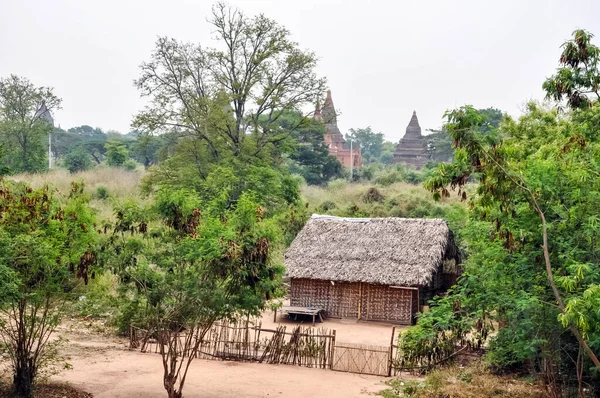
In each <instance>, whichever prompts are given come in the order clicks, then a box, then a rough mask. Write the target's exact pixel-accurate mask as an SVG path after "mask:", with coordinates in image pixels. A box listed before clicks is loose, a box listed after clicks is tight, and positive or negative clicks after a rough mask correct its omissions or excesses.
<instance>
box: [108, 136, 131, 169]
mask: <svg viewBox="0 0 600 398" xmlns="http://www.w3.org/2000/svg"><path fill="white" fill-rule="evenodd" d="M104 147H105V148H106V163H107V164H108V165H109V166H111V167H119V166H122V165H123V163H125V161H126V160H127V159H128V158H129V151H128V150H127V146H126V145H125V144H124V143H123V142H120V141H108V142H107V143H106V144H104Z"/></svg>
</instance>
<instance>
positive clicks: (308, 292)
mask: <svg viewBox="0 0 600 398" xmlns="http://www.w3.org/2000/svg"><path fill="white" fill-rule="evenodd" d="M290 283H291V286H290V305H292V306H295V307H316V308H323V309H325V310H326V311H328V308H329V307H330V302H331V297H330V291H331V283H329V281H321V280H315V279H292V280H291V281H290Z"/></svg>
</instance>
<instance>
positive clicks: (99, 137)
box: [51, 125, 107, 165]
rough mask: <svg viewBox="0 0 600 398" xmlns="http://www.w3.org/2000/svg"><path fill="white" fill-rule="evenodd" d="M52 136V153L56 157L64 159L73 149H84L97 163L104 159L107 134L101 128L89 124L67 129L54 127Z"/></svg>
mask: <svg viewBox="0 0 600 398" xmlns="http://www.w3.org/2000/svg"><path fill="white" fill-rule="evenodd" d="M51 138H52V154H53V156H54V157H55V158H56V159H64V158H65V157H67V156H69V155H70V154H71V153H72V152H73V151H83V152H85V153H86V154H87V155H88V156H89V157H90V159H91V160H92V161H93V162H94V163H95V164H96V165H99V164H100V163H102V161H103V160H104V153H105V152H106V149H105V148H104V144H105V143H106V141H107V135H106V133H104V131H102V130H101V129H99V128H93V127H90V126H87V125H83V126H78V127H72V128H70V129H68V130H67V131H65V130H63V129H61V128H54V130H53V131H52V137H51Z"/></svg>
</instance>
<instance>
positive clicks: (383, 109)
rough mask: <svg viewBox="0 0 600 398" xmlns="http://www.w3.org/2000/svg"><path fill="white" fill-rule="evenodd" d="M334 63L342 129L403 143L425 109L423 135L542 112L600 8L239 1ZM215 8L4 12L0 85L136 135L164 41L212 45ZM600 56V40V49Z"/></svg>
mask: <svg viewBox="0 0 600 398" xmlns="http://www.w3.org/2000/svg"><path fill="white" fill-rule="evenodd" d="M230 4H233V5H237V6H238V7H239V8H241V9H242V10H243V11H244V12H245V13H246V14H256V13H260V12H263V13H265V14H266V15H267V16H269V17H271V18H273V19H275V20H277V21H278V22H279V23H281V24H283V25H285V26H286V27H287V28H288V29H289V30H290V31H291V32H292V34H293V38H294V39H295V40H296V41H298V42H299V43H300V45H301V46H302V47H303V48H308V49H311V50H313V51H315V52H316V53H317V55H318V56H319V57H320V63H319V72H320V73H321V74H322V75H324V76H326V77H327V78H328V79H329V86H330V88H331V90H332V94H333V100H334V103H335V105H336V108H337V109H338V111H340V112H341V115H340V117H339V118H338V121H339V125H340V129H341V130H342V132H346V131H347V129H349V128H351V127H355V128H356V127H366V126H371V127H372V128H373V130H375V131H377V132H383V133H385V135H386V137H387V138H388V139H389V140H392V141H398V140H399V139H400V138H401V137H402V135H403V134H404V131H405V128H406V125H407V124H408V122H409V120H410V117H411V115H412V111H413V110H416V111H417V115H418V116H419V120H420V122H421V127H422V128H423V132H425V129H426V128H436V127H439V126H440V125H441V123H442V114H443V113H444V111H445V110H446V109H448V108H453V107H456V106H460V105H463V104H465V103H468V104H472V105H474V106H476V107H479V108H484V107H488V106H494V107H497V108H500V109H502V110H505V111H507V112H508V113H510V114H512V115H518V114H519V110H520V109H521V108H522V105H523V104H524V103H525V102H526V101H527V100H529V99H541V98H542V97H543V93H542V90H541V85H542V82H543V81H544V79H545V77H547V76H549V75H550V74H552V72H553V70H554V69H555V67H556V66H557V61H558V57H559V53H560V49H559V47H560V45H561V44H562V43H563V41H564V40H565V39H568V38H569V37H570V34H571V32H572V31H573V30H574V29H575V28H584V29H587V30H589V31H591V32H592V33H596V34H598V35H600V18H599V16H600V1H598V0H569V1H567V0H562V1H561V0H503V1H499V0H498V1H489V0H473V1H469V0H455V1H449V0H438V1H433V0H421V1H416V0H411V1H409V0H389V1H385V0H372V1H366V0H365V1H362V0H361V1H359V0H356V1H349V0H346V1H341V0H338V1H334V0H297V1H291V0H237V1H230ZM211 5H212V2H211V1H210V0H195V1H192V0H187V1H186V0H170V1H157V0H118V1H117V0H93V1H92V0H85V1H84V0H0V76H2V77H6V76H8V75H9V74H11V73H14V74H18V75H21V76H25V77H27V78H29V79H30V80H31V81H32V82H33V83H34V84H36V85H44V86H53V87H54V88H55V92H56V93H57V94H58V95H59V96H60V97H62V98H63V109H62V110H60V111H58V112H57V113H56V114H55V120H56V121H57V123H59V124H60V125H61V126H62V127H63V128H69V127H72V126H78V125H81V124H89V125H91V126H94V127H101V128H103V129H104V130H109V129H114V130H118V131H120V132H127V131H129V125H130V122H131V120H132V118H133V115H134V114H135V113H136V112H137V111H138V110H139V109H141V107H142V104H143V102H142V100H141V99H140V98H139V94H138V92H137V91H136V89H135V88H134V87H133V79H135V78H136V77H137V75H138V73H139V69H138V66H139V64H140V63H141V62H142V61H144V60H147V59H149V56H150V53H151V51H152V49H153V47H154V42H155V40H156V37H157V36H159V35H160V36H162V35H165V36H169V37H173V38H176V39H179V40H184V41H194V42H200V43H202V44H204V45H206V44H208V45H212V44H211V43H209V41H210V40H211V39H210V37H211V35H210V27H209V26H208V24H207V23H206V17H207V16H208V15H209V12H210V7H211ZM596 44H600V37H599V38H598V40H596Z"/></svg>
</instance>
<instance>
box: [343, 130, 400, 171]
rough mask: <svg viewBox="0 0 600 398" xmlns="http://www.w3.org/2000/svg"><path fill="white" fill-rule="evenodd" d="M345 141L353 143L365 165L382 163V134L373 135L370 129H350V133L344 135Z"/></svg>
mask: <svg viewBox="0 0 600 398" xmlns="http://www.w3.org/2000/svg"><path fill="white" fill-rule="evenodd" d="M346 140H347V141H350V140H351V141H353V142H354V145H357V146H358V147H360V151H361V155H362V158H363V162H364V163H365V165H368V164H370V163H375V162H381V163H384V162H382V160H381V156H382V154H383V144H384V135H383V133H374V132H373V130H371V127H367V128H363V129H360V128H359V129H350V133H349V134H346ZM392 154H393V152H392Z"/></svg>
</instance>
